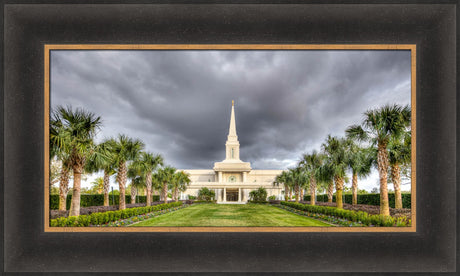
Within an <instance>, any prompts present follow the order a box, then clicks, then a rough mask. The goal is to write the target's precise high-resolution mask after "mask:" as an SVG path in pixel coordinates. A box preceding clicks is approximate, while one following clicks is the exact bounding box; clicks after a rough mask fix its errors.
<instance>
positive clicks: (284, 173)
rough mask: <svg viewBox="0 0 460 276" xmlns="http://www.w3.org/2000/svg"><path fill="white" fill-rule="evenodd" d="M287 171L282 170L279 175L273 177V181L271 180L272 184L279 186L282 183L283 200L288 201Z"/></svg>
mask: <svg viewBox="0 0 460 276" xmlns="http://www.w3.org/2000/svg"><path fill="white" fill-rule="evenodd" d="M287 178H288V172H287V171H282V172H281V173H280V174H279V175H277V176H276V177H275V181H274V182H273V186H279V185H280V184H283V186H284V201H288V190H289V186H288V185H289V184H288V179H287Z"/></svg>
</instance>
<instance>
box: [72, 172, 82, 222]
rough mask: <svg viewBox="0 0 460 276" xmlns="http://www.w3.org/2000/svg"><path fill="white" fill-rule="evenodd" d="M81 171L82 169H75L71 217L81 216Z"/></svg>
mask: <svg viewBox="0 0 460 276" xmlns="http://www.w3.org/2000/svg"><path fill="white" fill-rule="evenodd" d="M81 171H82V170H81V169H77V170H76V169H74V171H73V192H72V204H71V206H70V211H69V216H79V215H80V187H81Z"/></svg>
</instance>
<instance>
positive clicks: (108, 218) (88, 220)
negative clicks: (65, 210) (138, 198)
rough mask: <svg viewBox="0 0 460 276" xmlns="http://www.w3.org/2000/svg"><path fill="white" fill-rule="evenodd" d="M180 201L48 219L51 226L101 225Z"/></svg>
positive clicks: (175, 204)
mask: <svg viewBox="0 0 460 276" xmlns="http://www.w3.org/2000/svg"><path fill="white" fill-rule="evenodd" d="M181 205H182V202H180V201H179V202H172V203H164V204H159V205H154V206H145V207H137V208H128V209H124V210H118V211H108V212H103V213H92V214H91V215H81V216H73V217H68V218H65V217H61V218H57V219H52V220H50V226H51V227H85V226H90V225H101V224H105V223H109V222H113V221H117V220H119V219H126V218H129V217H133V216H138V215H144V214H147V213H151V212H154V211H161V210H165V209H169V208H172V207H178V206H181Z"/></svg>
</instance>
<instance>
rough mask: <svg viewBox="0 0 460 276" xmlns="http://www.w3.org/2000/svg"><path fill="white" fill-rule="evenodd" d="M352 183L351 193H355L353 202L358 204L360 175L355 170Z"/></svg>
mask: <svg viewBox="0 0 460 276" xmlns="http://www.w3.org/2000/svg"><path fill="white" fill-rule="evenodd" d="M351 183H352V184H351V193H352V194H353V195H352V199H351V204H352V205H356V204H358V175H357V174H356V173H355V172H353V180H352V182H351Z"/></svg>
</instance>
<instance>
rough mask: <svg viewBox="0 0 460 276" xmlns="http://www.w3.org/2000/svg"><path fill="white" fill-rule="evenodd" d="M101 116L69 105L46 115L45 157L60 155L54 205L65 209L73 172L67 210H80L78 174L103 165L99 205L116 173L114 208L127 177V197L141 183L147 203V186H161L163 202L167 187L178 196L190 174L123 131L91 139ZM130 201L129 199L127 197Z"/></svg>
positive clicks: (122, 202)
mask: <svg viewBox="0 0 460 276" xmlns="http://www.w3.org/2000/svg"><path fill="white" fill-rule="evenodd" d="M101 126H102V123H101V118H100V117H98V116H96V115H95V114H94V113H91V112H88V111H85V110H84V109H81V108H77V109H75V110H72V107H70V106H67V107H62V106H58V107H57V108H56V109H55V110H54V111H53V113H52V116H51V119H50V158H51V159H53V158H55V159H57V160H59V161H61V171H60V177H59V209H60V210H65V209H66V203H65V202H66V196H67V193H68V191H69V182H70V179H71V177H72V176H73V188H72V201H71V206H70V212H69V215H70V216H78V215H79V214H80V190H81V177H82V174H85V173H95V172H99V171H103V173H104V177H103V187H104V188H103V190H104V206H108V205H109V186H110V182H109V180H110V177H111V176H112V175H116V182H117V183H118V185H119V196H120V200H119V209H120V210H123V209H125V208H126V202H125V187H126V182H127V180H128V178H130V179H131V181H132V182H131V184H132V185H131V200H133V199H135V196H136V193H137V189H136V187H139V186H140V185H142V186H143V187H144V188H145V190H146V193H147V205H151V203H152V187H153V188H155V189H158V190H161V199H162V200H163V201H165V202H167V198H168V196H167V193H168V190H170V189H171V190H172V193H173V199H175V200H178V193H179V191H185V189H186V188H187V185H188V184H190V182H191V181H190V178H189V175H188V174H186V173H185V172H183V171H176V169H175V168H173V167H170V166H164V164H163V163H164V160H163V158H162V157H161V155H156V154H153V153H150V152H146V151H143V150H144V147H145V145H144V143H143V142H142V141H140V140H139V139H133V138H130V137H128V136H126V135H122V134H120V135H118V137H117V138H110V139H106V140H104V141H103V142H102V143H100V144H96V143H95V141H94V139H95V136H96V134H97V131H98V130H99V129H100V128H101ZM131 203H134V201H132V202H131Z"/></svg>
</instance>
